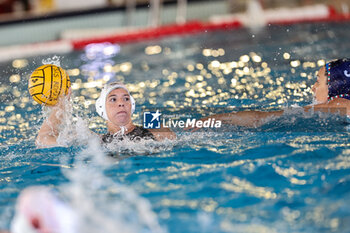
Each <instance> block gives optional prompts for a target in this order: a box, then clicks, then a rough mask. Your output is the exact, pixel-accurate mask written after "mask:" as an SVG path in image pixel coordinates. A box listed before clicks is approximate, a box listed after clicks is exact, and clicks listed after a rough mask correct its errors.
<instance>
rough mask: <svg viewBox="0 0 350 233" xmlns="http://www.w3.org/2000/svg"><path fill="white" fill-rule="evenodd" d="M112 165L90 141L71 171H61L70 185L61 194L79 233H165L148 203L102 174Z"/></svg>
mask: <svg viewBox="0 0 350 233" xmlns="http://www.w3.org/2000/svg"><path fill="white" fill-rule="evenodd" d="M113 162H115V160H112V159H111V158H109V157H107V156H105V154H104V153H103V150H102V147H101V145H100V142H99V141H98V140H96V139H92V140H90V141H89V144H88V146H87V147H86V149H84V150H83V151H81V153H79V154H78V155H77V156H76V159H75V162H74V169H69V170H64V171H63V172H64V174H65V175H66V177H67V178H68V179H69V180H70V182H69V183H68V184H66V185H64V186H61V191H62V193H63V194H64V195H65V197H66V199H67V200H68V202H69V204H70V205H71V206H72V208H73V209H74V210H75V211H76V213H77V214H78V216H79V221H80V223H82V224H81V225H80V230H79V232H85V233H95V232H106V233H115V232H131V233H132V232H135V233H136V232H155V233H164V232H167V231H166V230H165V229H164V228H162V227H161V226H160V224H159V223H158V219H157V215H156V214H155V213H154V212H153V211H152V208H151V205H150V203H149V201H148V200H146V199H144V198H142V197H140V196H139V195H138V194H137V193H136V192H135V191H133V190H132V189H131V188H129V187H127V186H125V185H122V184H118V183H116V182H114V181H112V180H111V179H110V178H108V177H106V176H105V175H104V174H103V172H104V171H105V169H107V168H108V167H109V166H110V165H111V164H113Z"/></svg>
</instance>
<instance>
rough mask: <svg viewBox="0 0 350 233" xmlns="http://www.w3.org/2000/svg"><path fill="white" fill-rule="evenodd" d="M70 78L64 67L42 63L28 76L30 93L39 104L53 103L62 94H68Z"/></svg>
mask: <svg viewBox="0 0 350 233" xmlns="http://www.w3.org/2000/svg"><path fill="white" fill-rule="evenodd" d="M69 87H70V79H69V76H68V74H67V73H66V71H65V70H64V69H62V68H61V67H58V66H56V65H43V66H40V67H38V68H36V69H35V70H34V72H33V73H32V74H31V76H30V78H29V83H28V89H29V93H30V95H31V96H32V97H33V99H34V100H35V101H36V102H38V103H39V104H45V105H49V106H52V105H55V104H57V102H58V99H59V97H60V96H62V95H67V94H68V89H69Z"/></svg>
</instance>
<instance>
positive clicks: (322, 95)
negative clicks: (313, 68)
mask: <svg viewBox="0 0 350 233" xmlns="http://www.w3.org/2000/svg"><path fill="white" fill-rule="evenodd" d="M325 71H326V68H325V67H322V68H321V69H320V70H319V71H318V73H317V80H316V82H315V84H314V85H313V86H312V91H313V92H314V97H315V100H316V102H317V103H325V102H327V101H328V85H327V76H326V73H325Z"/></svg>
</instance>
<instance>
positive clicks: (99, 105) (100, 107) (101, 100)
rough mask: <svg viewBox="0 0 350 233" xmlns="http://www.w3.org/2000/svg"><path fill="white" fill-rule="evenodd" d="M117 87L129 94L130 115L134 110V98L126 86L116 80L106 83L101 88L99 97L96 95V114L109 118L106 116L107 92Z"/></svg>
mask: <svg viewBox="0 0 350 233" xmlns="http://www.w3.org/2000/svg"><path fill="white" fill-rule="evenodd" d="M118 88H122V89H124V90H126V91H127V92H128V94H129V96H130V102H131V115H132V114H133V113H134V112H135V100H134V98H133V97H132V96H131V95H130V92H129V90H128V89H127V88H126V86H125V85H124V84H122V83H117V82H113V83H108V84H105V85H104V86H103V88H102V90H101V95H100V97H98V99H97V100H96V104H95V106H96V112H97V113H98V115H100V116H101V117H102V118H104V119H105V120H107V121H108V120H109V119H108V116H107V111H106V99H107V96H108V94H109V93H110V92H111V91H113V90H114V89H118Z"/></svg>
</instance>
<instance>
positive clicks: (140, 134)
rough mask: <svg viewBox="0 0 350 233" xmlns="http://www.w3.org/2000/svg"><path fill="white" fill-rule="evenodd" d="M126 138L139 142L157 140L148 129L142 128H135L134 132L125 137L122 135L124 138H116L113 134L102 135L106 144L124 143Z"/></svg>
mask: <svg viewBox="0 0 350 233" xmlns="http://www.w3.org/2000/svg"><path fill="white" fill-rule="evenodd" d="M125 137H127V138H128V139H130V140H132V141H139V140H141V139H146V140H149V139H152V140H155V138H154V136H153V134H152V133H151V132H150V131H149V130H148V129H144V128H143V127H141V126H135V128H134V129H133V131H131V132H129V133H127V134H125V135H122V136H116V137H115V136H114V135H113V134H111V133H109V132H108V133H107V134H104V135H102V141H103V142H104V143H111V142H112V141H114V140H119V141H122V140H124V138H125Z"/></svg>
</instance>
